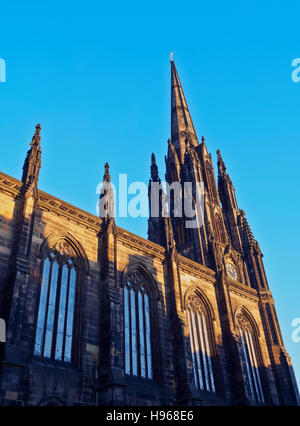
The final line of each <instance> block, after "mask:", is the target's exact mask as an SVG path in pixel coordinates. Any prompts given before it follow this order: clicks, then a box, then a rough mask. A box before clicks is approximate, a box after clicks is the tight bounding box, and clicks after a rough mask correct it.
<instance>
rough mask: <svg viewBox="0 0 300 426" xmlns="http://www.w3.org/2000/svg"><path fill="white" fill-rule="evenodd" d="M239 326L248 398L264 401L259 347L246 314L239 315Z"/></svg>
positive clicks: (241, 355) (241, 356)
mask: <svg viewBox="0 0 300 426" xmlns="http://www.w3.org/2000/svg"><path fill="white" fill-rule="evenodd" d="M237 327H238V331H239V336H240V348H239V350H240V358H241V363H242V371H243V376H244V382H245V388H246V393H247V396H248V398H250V399H252V400H254V401H257V402H261V403H263V402H264V395H263V390H262V385H261V380H260V374H259V363H258V347H257V344H256V341H255V335H254V332H253V327H252V325H251V323H250V321H249V320H248V318H247V317H246V316H245V315H244V313H239V314H238V315H237Z"/></svg>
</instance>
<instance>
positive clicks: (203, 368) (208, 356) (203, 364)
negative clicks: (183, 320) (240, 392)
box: [187, 296, 216, 392]
mask: <svg viewBox="0 0 300 426" xmlns="http://www.w3.org/2000/svg"><path fill="white" fill-rule="evenodd" d="M187 317H188V324H189V333H190V344H191V351H192V363H193V372H194V381H195V385H196V386H197V388H199V389H201V390H206V391H209V392H215V391H216V387H215V379H214V371H213V363H212V345H211V339H212V336H211V333H210V329H209V323H210V318H209V315H208V313H207V310H206V309H205V307H204V305H203V303H202V301H201V299H200V298H199V297H198V296H190V298H189V300H188V305H187Z"/></svg>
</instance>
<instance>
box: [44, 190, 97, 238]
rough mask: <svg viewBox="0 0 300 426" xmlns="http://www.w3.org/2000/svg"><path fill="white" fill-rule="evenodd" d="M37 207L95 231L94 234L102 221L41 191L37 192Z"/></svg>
mask: <svg viewBox="0 0 300 426" xmlns="http://www.w3.org/2000/svg"><path fill="white" fill-rule="evenodd" d="M39 207H40V208H41V209H43V210H47V211H51V212H54V213H56V214H58V215H59V216H64V217H66V218H67V219H71V220H73V221H74V222H77V223H78V224H80V225H83V226H84V227H86V228H91V229H93V230H95V231H96V232H99V231H100V226H101V222H102V221H101V219H100V218H99V217H97V216H95V215H93V214H91V213H88V212H86V211H85V210H82V209H80V208H79V207H75V206H73V205H72V204H69V203H66V202H65V201H62V200H60V199H59V198H56V197H54V196H53V195H50V194H47V193H46V192H44V191H41V190H39Z"/></svg>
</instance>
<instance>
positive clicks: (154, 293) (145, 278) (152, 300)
mask: <svg viewBox="0 0 300 426" xmlns="http://www.w3.org/2000/svg"><path fill="white" fill-rule="evenodd" d="M126 269H127V268H126ZM144 269H145V268H144V267H143V266H139V267H133V268H130V269H129V270H126V271H125V273H124V274H123V280H122V284H121V287H122V290H123V291H122V314H123V321H122V329H123V338H122V347H123V365H124V368H123V371H124V375H125V377H127V378H129V379H136V380H145V381H147V382H151V381H154V382H157V383H160V381H161V365H160V362H161V360H160V357H159V352H160V349H159V341H160V338H159V327H158V324H157V309H158V306H157V305H158V303H157V302H158V300H159V296H158V290H157V287H156V282H155V281H154V279H153V278H152V277H151V275H150V273H149V272H148V271H145V270H144ZM132 273H138V274H139V279H140V280H141V281H140V282H138V283H136V282H133V280H132V279H130V276H131V274H132ZM128 282H130V285H131V290H130V292H131V291H134V295H135V307H136V308H135V318H136V324H137V319H138V316H139V309H137V308H138V306H139V304H137V303H136V302H137V300H138V297H139V292H140V288H141V287H143V288H144V294H146V295H147V297H148V306H149V324H150V348H151V364H152V377H151V378H150V377H148V373H147V374H146V377H143V376H141V374H140V372H141V365H140V347H139V348H138V350H137V373H138V374H136V375H134V374H132V361H131V359H132V349H131V344H132V343H131V342H132V337H131V333H130V331H129V341H130V352H129V363H130V373H127V372H126V340H125V339H126V333H125V287H127V288H128V284H127V283H128ZM127 292H128V293H127V294H128V295H129V291H128V290H127ZM128 300H129V297H128ZM129 306H130V305H129ZM128 311H129V312H130V308H129V307H128ZM130 322H131V319H130V315H129V324H130ZM145 322H146V321H145V317H144V321H143V324H144V327H145ZM129 329H130V328H129ZM136 330H137V326H136ZM136 335H137V336H138V337H137V339H136V341H137V345H138V344H139V342H140V336H139V333H138V331H136ZM144 336H145V332H144ZM146 365H147V364H146Z"/></svg>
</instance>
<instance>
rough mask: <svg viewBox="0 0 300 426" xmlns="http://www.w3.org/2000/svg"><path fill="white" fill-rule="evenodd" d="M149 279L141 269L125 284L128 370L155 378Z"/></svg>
mask: <svg viewBox="0 0 300 426" xmlns="http://www.w3.org/2000/svg"><path fill="white" fill-rule="evenodd" d="M150 301H151V300H150V297H149V294H148V291H147V282H146V280H145V278H144V277H143V275H142V274H141V273H140V272H139V271H132V272H130V273H129V274H128V277H127V280H126V283H125V286H124V340H125V342H124V343H125V373H126V374H128V375H132V376H138V377H143V378H145V379H153V368H152V344H151V342H152V333H153V330H152V324H151V312H150V309H151V308H150Z"/></svg>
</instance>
